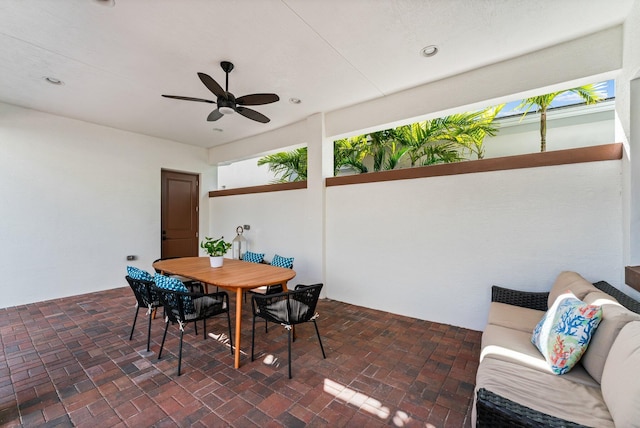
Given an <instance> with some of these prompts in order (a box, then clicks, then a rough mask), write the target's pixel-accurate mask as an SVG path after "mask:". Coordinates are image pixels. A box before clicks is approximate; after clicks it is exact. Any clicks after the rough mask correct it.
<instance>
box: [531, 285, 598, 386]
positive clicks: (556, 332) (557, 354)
mask: <svg viewBox="0 0 640 428" xmlns="http://www.w3.org/2000/svg"><path fill="white" fill-rule="evenodd" d="M601 320H602V308H601V307H600V306H595V305H587V304H586V303H584V302H582V301H580V300H578V298H577V297H576V296H574V295H573V293H571V292H570V291H567V292H566V293H565V294H561V295H560V296H558V298H557V299H556V301H555V302H553V305H552V306H551V308H549V310H548V311H547V313H546V314H545V315H544V316H543V317H542V319H541V320H540V322H539V323H538V325H537V326H536V328H535V329H534V330H533V336H532V337H531V343H533V344H534V345H535V346H536V348H538V350H539V351H540V353H541V354H542V355H543V356H544V358H545V360H546V361H547V364H549V367H551V371H552V372H553V373H555V374H564V373H566V372H568V371H569V370H571V369H572V368H573V366H574V365H575V364H576V363H577V362H578V361H579V360H580V357H582V354H584V352H585V351H586V350H587V346H588V345H589V341H590V340H591V336H593V333H594V332H595V330H596V328H597V327H598V324H600V321H601Z"/></svg>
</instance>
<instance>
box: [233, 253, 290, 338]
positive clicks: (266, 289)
mask: <svg viewBox="0 0 640 428" xmlns="http://www.w3.org/2000/svg"><path fill="white" fill-rule="evenodd" d="M262 263H268V262H265V261H263V262H262ZM268 264H270V265H271V266H277V267H283V268H287V269H293V257H282V256H279V255H278V254H276V255H275V256H273V260H271V263H268ZM282 291H284V290H283V289H282V284H276V285H263V286H262V287H258V288H254V289H252V290H247V293H245V294H244V301H245V302H246V301H247V294H248V293H253V294H262V295H265V294H275V293H282ZM267 324H268V323H265V324H264V331H265V332H267V333H268V332H269V331H268V329H269V327H268V326H267Z"/></svg>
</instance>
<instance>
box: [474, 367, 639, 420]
mask: <svg viewBox="0 0 640 428" xmlns="http://www.w3.org/2000/svg"><path fill="white" fill-rule="evenodd" d="M570 373H572V372H569V373H567V375H568V374H570ZM567 375H561V376H557V375H553V374H547V373H541V372H540V371H539V370H535V369H532V368H530V367H524V366H522V365H520V364H515V363H513V362H509V361H502V360H497V359H495V358H485V359H484V360H483V361H482V362H481V363H480V366H479V367H478V374H477V376H476V390H477V389H480V388H486V389H488V390H489V391H491V392H493V393H495V394H498V395H501V396H503V397H505V398H508V399H510V400H513V401H515V402H516V403H519V404H522V405H524V406H527V407H529V408H531V409H534V410H537V411H539V412H543V413H546V414H548V415H552V416H555V417H558V418H562V419H566V420H569V421H572V422H576V423H578V424H582V425H586V426H590V427H599V428H610V427H613V426H614V424H613V420H612V417H611V414H610V413H609V410H608V409H607V406H606V404H605V402H604V399H603V397H602V393H601V392H600V388H599V387H593V386H588V385H583V384H579V383H575V382H573V381H571V380H570V379H569V378H568V377H567ZM637 420H638V419H637ZM637 420H636V421H637ZM471 425H472V426H475V406H474V413H473V414H472V424H471ZM617 426H619V427H631V426H634V425H633V424H627V425H619V424H618V425H617ZM636 426H637V425H636Z"/></svg>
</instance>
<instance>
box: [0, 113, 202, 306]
mask: <svg viewBox="0 0 640 428" xmlns="http://www.w3.org/2000/svg"><path fill="white" fill-rule="evenodd" d="M162 168H166V169H172V170H178V171H186V172H193V173H201V174H202V176H201V183H202V185H201V189H202V195H201V201H200V206H201V222H200V223H201V224H200V230H201V231H205V232H206V231H207V230H208V225H209V222H208V218H209V210H208V208H209V203H208V196H207V191H208V190H209V188H210V187H211V183H212V182H213V181H214V178H213V177H212V175H213V169H212V168H211V167H210V166H209V165H208V163H207V151H206V150H205V149H201V148H196V147H194V146H187V145H184V144H179V143H175V142H171V141H168V140H162V139H158V138H153V137H148V136H144V135H139V134H134V133H130V132H125V131H120V130H116V129H113V128H108V127H104V126H98V125H94V124H90V123H86V122H81V121H78V120H73V119H66V118H62V117H59V116H54V115H50V114H46V113H41V112H37V111H33V110H28V109H23V108H19V107H15V106H11V105H7V104H0V201H1V202H0V219H2V224H1V225H0V271H1V272H2V274H3V275H4V277H5V278H6V279H7V280H5V281H2V282H1V283H0V307H8V306H14V305H19V304H24V303H29V302H35V301H41V300H47V299H52V298H57V297H64V296H69V295H76V294H82V293H88V292H91V291H96V290H104V289H109V288H115V287H122V286H125V285H126V282H125V281H124V276H125V275H126V270H125V267H126V265H127V264H128V263H131V264H134V265H136V266H139V267H141V268H144V269H151V263H152V261H153V260H155V259H156V258H158V257H159V256H160V171H161V169H162ZM129 254H133V255H137V256H138V257H139V258H138V260H136V261H135V262H127V261H126V256H127V255H129Z"/></svg>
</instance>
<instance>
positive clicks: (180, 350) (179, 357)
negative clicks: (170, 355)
mask: <svg viewBox="0 0 640 428" xmlns="http://www.w3.org/2000/svg"><path fill="white" fill-rule="evenodd" d="M183 336H184V331H183V330H180V349H179V350H178V376H180V368H181V367H182V337H183Z"/></svg>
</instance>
